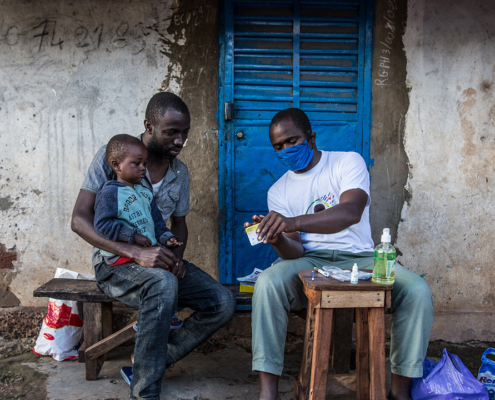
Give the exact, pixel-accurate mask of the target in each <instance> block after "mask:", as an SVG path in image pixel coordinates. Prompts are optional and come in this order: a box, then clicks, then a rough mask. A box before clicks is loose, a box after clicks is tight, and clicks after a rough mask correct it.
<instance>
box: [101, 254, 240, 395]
mask: <svg viewBox="0 0 495 400" xmlns="http://www.w3.org/2000/svg"><path fill="white" fill-rule="evenodd" d="M184 264H185V265H186V268H187V273H186V276H185V277H184V278H183V279H181V280H178V279H177V278H176V277H175V276H174V275H173V274H172V273H170V272H169V271H167V270H164V269H161V268H143V267H141V266H140V265H139V264H137V263H128V264H122V265H118V266H115V267H110V266H109V265H108V264H106V263H105V262H104V261H102V262H101V263H100V264H98V265H96V266H95V273H96V280H97V283H98V286H99V287H100V289H101V290H103V292H105V293H106V294H107V295H108V296H110V297H113V298H114V299H117V300H119V301H121V302H123V303H125V304H128V305H130V306H134V307H139V316H138V325H139V329H138V332H137V333H136V345H135V348H134V366H133V379H132V383H131V395H130V398H131V399H133V400H137V399H156V400H158V399H159V398H160V392H161V383H162V378H163V375H164V373H165V369H166V367H167V366H169V365H171V364H173V363H175V362H177V361H179V360H180V359H182V358H183V357H185V356H186V355H187V354H189V353H190V352H191V351H192V350H194V349H195V348H197V347H198V346H199V345H200V344H201V343H203V342H204V341H205V340H206V339H208V338H209V337H210V336H211V335H212V334H213V333H214V332H216V331H217V330H218V329H220V328H221V327H223V326H224V325H226V324H227V322H229V321H230V320H231V319H232V317H233V316H234V312H235V306H236V300H235V295H234V294H233V293H232V292H231V291H230V290H228V289H226V288H224V287H223V286H222V285H221V284H219V283H218V282H217V281H216V280H215V279H213V278H212V277H211V276H209V275H208V274H206V273H205V272H203V271H202V270H201V269H199V268H198V267H196V266H195V265H194V264H191V263H189V262H187V261H185V260H184ZM177 305H180V306H183V307H189V308H191V309H193V310H194V311H195V312H194V313H193V314H192V315H191V316H190V317H189V318H187V319H186V320H185V321H184V325H183V326H182V328H181V329H178V330H174V331H170V320H171V319H172V316H173V315H174V312H175V311H176V309H177Z"/></svg>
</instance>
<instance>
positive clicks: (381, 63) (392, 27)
mask: <svg viewBox="0 0 495 400" xmlns="http://www.w3.org/2000/svg"><path fill="white" fill-rule="evenodd" d="M387 6H388V7H387V10H386V11H385V12H384V13H383V14H382V15H381V18H382V19H383V20H384V21H385V25H384V27H385V32H386V35H385V37H383V38H378V40H377V42H378V46H379V48H380V50H379V54H380V55H379V59H378V72H377V75H378V77H377V78H375V81H374V82H375V85H377V86H382V87H383V86H388V85H390V82H389V79H390V68H391V61H390V60H391V58H392V55H393V54H392V52H393V48H394V46H393V44H394V41H395V39H396V36H397V33H396V23H395V16H396V11H397V1H396V0H388V2H387Z"/></svg>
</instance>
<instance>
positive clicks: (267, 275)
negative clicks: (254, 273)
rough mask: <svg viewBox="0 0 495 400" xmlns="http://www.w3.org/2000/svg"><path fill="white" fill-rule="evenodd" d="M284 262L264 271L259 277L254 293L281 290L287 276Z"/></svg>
mask: <svg viewBox="0 0 495 400" xmlns="http://www.w3.org/2000/svg"><path fill="white" fill-rule="evenodd" d="M283 263H284V261H281V262H279V263H277V264H275V265H273V266H271V267H269V268H267V269H265V270H264V271H263V273H261V274H260V276H259V277H258V280H257V281H256V288H255V291H254V293H256V292H257V291H258V292H263V291H267V290H268V291H273V290H276V291H279V290H281V289H282V288H283V287H284V285H285V283H284V278H286V275H287V274H284V273H283V266H281V265H280V264H283Z"/></svg>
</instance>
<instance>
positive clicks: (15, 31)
mask: <svg viewBox="0 0 495 400" xmlns="http://www.w3.org/2000/svg"><path fill="white" fill-rule="evenodd" d="M19 36H20V32H19V28H18V27H17V26H10V27H9V29H7V33H6V34H5V42H6V43H7V44H8V45H9V46H15V45H16V44H17V42H18V41H19Z"/></svg>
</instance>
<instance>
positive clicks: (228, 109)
mask: <svg viewBox="0 0 495 400" xmlns="http://www.w3.org/2000/svg"><path fill="white" fill-rule="evenodd" d="M224 117H225V121H230V120H231V119H232V118H233V117H234V104H233V103H225V114H224Z"/></svg>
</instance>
